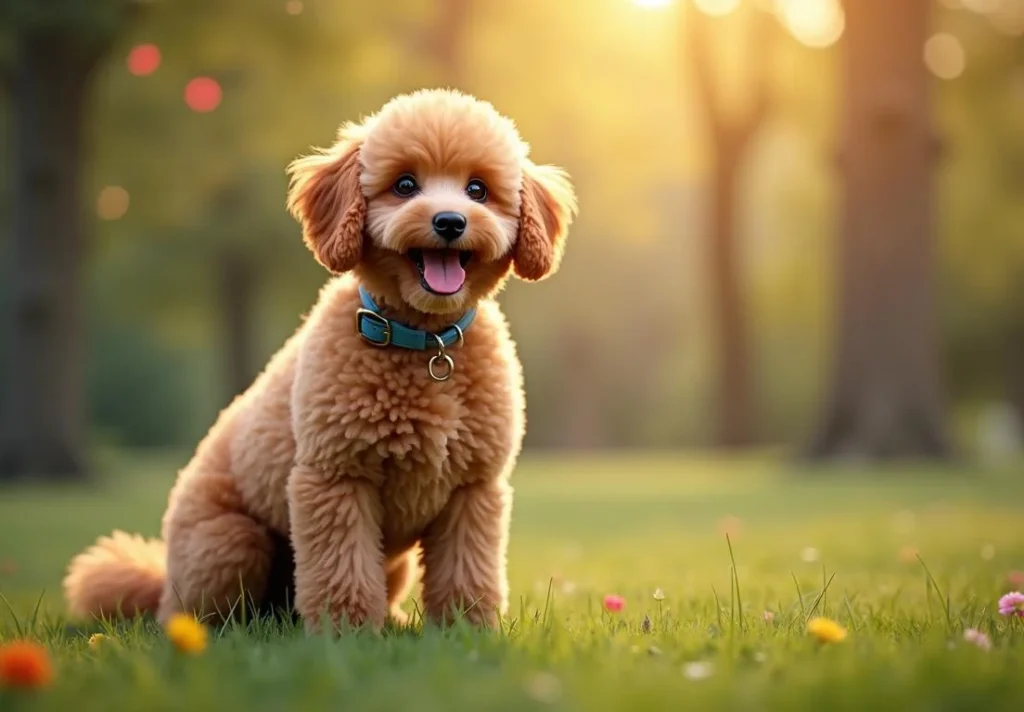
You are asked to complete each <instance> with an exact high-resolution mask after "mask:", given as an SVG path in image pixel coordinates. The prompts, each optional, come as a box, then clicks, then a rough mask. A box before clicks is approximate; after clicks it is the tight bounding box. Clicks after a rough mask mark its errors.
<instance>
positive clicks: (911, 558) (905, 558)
mask: <svg viewBox="0 0 1024 712" xmlns="http://www.w3.org/2000/svg"><path fill="white" fill-rule="evenodd" d="M917 555H918V551H917V547H916V546H912V545H910V544H907V545H906V546H904V547H903V548H902V549H900V561H902V562H903V563H905V564H912V563H914V562H916V561H917Z"/></svg>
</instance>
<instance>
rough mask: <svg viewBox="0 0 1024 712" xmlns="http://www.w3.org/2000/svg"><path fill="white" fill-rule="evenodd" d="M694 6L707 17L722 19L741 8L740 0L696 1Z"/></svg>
mask: <svg viewBox="0 0 1024 712" xmlns="http://www.w3.org/2000/svg"><path fill="white" fill-rule="evenodd" d="M694 5H696V6H697V9H698V10H700V11H701V12H703V13H705V14H707V15H712V16H713V17H722V16H723V15H728V14H729V13H730V12H732V11H733V10H735V9H736V8H737V7H739V5H740V0H694Z"/></svg>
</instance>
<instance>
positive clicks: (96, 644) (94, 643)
mask: <svg viewBox="0 0 1024 712" xmlns="http://www.w3.org/2000/svg"><path fill="white" fill-rule="evenodd" d="M109 640H110V638H108V637H107V636H105V635H103V633H93V634H92V635H90V636H89V649H90V650H99V649H100V646H101V645H106V644H107V642H108V641H109Z"/></svg>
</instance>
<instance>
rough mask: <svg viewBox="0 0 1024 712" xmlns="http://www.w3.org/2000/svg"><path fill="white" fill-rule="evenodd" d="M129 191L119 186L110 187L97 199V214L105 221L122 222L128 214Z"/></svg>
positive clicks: (102, 191) (101, 192)
mask: <svg viewBox="0 0 1024 712" xmlns="http://www.w3.org/2000/svg"><path fill="white" fill-rule="evenodd" d="M128 203H129V198H128V191H127V190H125V189H124V188H122V187H121V186H119V185H108V186H107V187H105V188H104V189H103V190H101V191H100V194H99V197H98V198H96V214H97V215H99V216H100V218H101V219H103V220H120V219H121V218H122V217H124V214H125V213H127V212H128Z"/></svg>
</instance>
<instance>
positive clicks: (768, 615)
mask: <svg viewBox="0 0 1024 712" xmlns="http://www.w3.org/2000/svg"><path fill="white" fill-rule="evenodd" d="M761 617H762V618H764V622H765V623H771V622H772V621H774V620H775V614H774V613H772V612H771V611H765V612H764V613H762V614H761Z"/></svg>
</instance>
